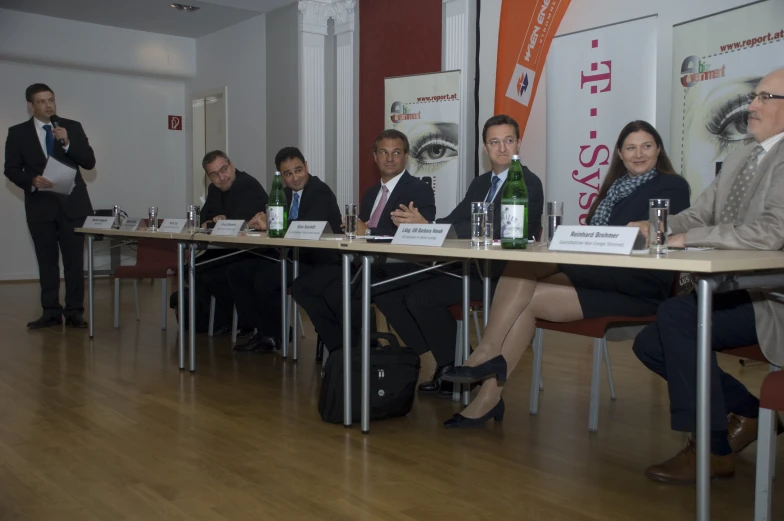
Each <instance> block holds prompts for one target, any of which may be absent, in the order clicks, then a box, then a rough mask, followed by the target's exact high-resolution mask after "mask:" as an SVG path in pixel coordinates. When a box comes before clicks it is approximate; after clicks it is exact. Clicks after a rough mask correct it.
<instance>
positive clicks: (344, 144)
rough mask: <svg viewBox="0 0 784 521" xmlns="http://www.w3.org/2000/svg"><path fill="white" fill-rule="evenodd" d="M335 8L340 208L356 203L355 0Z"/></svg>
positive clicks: (338, 197)
mask: <svg viewBox="0 0 784 521" xmlns="http://www.w3.org/2000/svg"><path fill="white" fill-rule="evenodd" d="M333 7H334V8H335V12H334V15H335V35H336V39H337V53H336V60H335V61H336V67H337V74H336V76H337V136H336V137H337V139H336V146H337V190H336V193H335V195H336V196H337V199H338V205H339V208H340V209H341V211H343V205H344V204H346V203H353V202H358V199H357V198H358V195H357V190H358V179H357V177H358V176H357V172H356V171H355V169H354V165H355V157H354V156H355V154H356V150H355V142H356V138H357V135H356V128H357V127H356V124H355V123H356V121H355V113H354V106H355V100H354V84H355V81H356V72H357V71H356V69H357V67H356V65H357V64H356V63H355V60H354V17H355V8H356V1H355V0H340V1H338V2H336V3H335V4H333Z"/></svg>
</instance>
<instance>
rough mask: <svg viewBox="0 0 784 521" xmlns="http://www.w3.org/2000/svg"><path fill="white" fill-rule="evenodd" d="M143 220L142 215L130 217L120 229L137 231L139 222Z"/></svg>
mask: <svg viewBox="0 0 784 521" xmlns="http://www.w3.org/2000/svg"><path fill="white" fill-rule="evenodd" d="M141 222H142V218H141V217H128V218H127V219H125V221H123V223H122V224H121V225H120V230H121V231H124V232H135V231H136V229H137V228H138V227H139V224H141Z"/></svg>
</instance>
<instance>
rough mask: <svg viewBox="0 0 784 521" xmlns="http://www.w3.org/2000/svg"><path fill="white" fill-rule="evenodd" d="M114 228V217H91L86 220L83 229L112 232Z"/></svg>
mask: <svg viewBox="0 0 784 521" xmlns="http://www.w3.org/2000/svg"><path fill="white" fill-rule="evenodd" d="M112 226H114V217H96V216H91V217H88V218H87V219H85V220H84V224H83V225H82V228H91V229H94V230H111V229H112Z"/></svg>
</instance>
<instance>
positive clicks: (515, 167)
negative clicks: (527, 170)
mask: <svg viewBox="0 0 784 521" xmlns="http://www.w3.org/2000/svg"><path fill="white" fill-rule="evenodd" d="M502 190H503V192H501V247H502V248H504V249H524V248H525V247H526V246H527V245H528V188H526V186H525V181H524V180H523V166H522V165H521V164H520V156H518V155H513V156H512V164H510V165H509V173H508V174H507V175H506V182H505V183H504V186H503V189H502Z"/></svg>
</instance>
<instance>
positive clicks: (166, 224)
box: [158, 219, 188, 233]
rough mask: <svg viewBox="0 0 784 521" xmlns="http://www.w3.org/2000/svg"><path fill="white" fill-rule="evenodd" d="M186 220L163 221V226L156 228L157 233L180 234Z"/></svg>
mask: <svg viewBox="0 0 784 521" xmlns="http://www.w3.org/2000/svg"><path fill="white" fill-rule="evenodd" d="M187 222H188V219H164V220H163V224H161V225H160V226H159V227H158V231H159V232H163V233H182V230H183V229H184V228H185V223H187Z"/></svg>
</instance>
